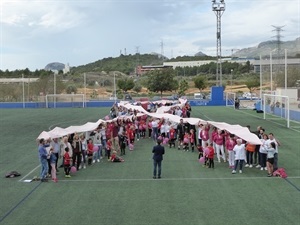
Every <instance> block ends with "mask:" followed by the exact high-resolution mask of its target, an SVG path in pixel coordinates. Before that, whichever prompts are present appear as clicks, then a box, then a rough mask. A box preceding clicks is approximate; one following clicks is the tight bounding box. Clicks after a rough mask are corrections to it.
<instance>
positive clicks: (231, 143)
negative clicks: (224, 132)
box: [225, 134, 236, 169]
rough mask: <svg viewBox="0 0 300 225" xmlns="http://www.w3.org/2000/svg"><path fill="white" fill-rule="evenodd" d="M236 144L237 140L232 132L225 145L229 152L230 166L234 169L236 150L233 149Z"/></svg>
mask: <svg viewBox="0 0 300 225" xmlns="http://www.w3.org/2000/svg"><path fill="white" fill-rule="evenodd" d="M235 145H236V141H235V139H234V134H230V135H229V138H228V139H227V140H226V142H225V147H226V149H227V152H228V163H229V168H231V169H233V168H234V152H233V151H232V150H233V148H234V146H235Z"/></svg>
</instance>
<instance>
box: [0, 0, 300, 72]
mask: <svg viewBox="0 0 300 225" xmlns="http://www.w3.org/2000/svg"><path fill="white" fill-rule="evenodd" d="M225 2H226V10H225V12H224V14H223V15H222V20H221V24H222V50H223V52H224V54H225V53H226V51H227V52H228V51H229V52H230V49H235V48H238V49H240V48H245V47H252V46H254V45H257V44H259V43H260V42H262V41H267V40H271V39H274V37H273V36H275V35H276V34H275V33H274V32H272V30H273V29H274V28H273V27H272V26H271V25H276V26H277V25H278V26H279V25H285V27H284V31H283V32H282V36H283V40H294V39H295V38H297V37H299V33H300V29H299V24H300V19H299V15H300V11H299V8H300V0H290V1H286V0H272V1H271V0H264V1H257V0H256V1H249V0H247V1H246V0H239V1H237V0H225ZM0 7H1V30H2V33H3V35H2V36H1V46H0V47H1V48H0V50H1V61H0V69H7V68H9V69H19V68H23V66H24V57H26V60H25V61H26V63H27V64H26V65H27V66H26V67H29V68H30V69H36V68H43V67H44V66H45V65H46V64H47V63H49V62H52V61H61V62H64V63H66V62H69V63H70V65H71V66H77V65H82V64H86V63H89V62H93V61H96V60H99V59H101V58H105V57H116V56H118V55H119V53H120V51H122V52H123V53H124V49H125V48H126V51H127V54H135V52H136V46H139V51H140V53H142V54H143V53H150V52H158V53H160V52H161V42H162V41H163V43H164V53H165V55H166V56H167V57H171V56H173V57H176V56H178V55H194V54H195V53H197V52H198V51H202V52H204V53H206V54H209V55H215V52H216V50H215V49H216V16H215V15H214V12H213V11H212V9H211V1H208V0H202V1H201V0H185V1H182V0H122V1H121V0H97V1H95V0H89V1H82V0H72V1H70V0H65V1H58V0H57V1H56V0H50V1H35V0H30V1H29V0H24V1H9V0H2V1H1V3H0ZM283 9H284V10H283ZM4 46H5V47H4ZM12 59H14V60H13V62H12ZM18 65H19V66H20V67H19V66H18ZM21 66H22V67H21Z"/></svg>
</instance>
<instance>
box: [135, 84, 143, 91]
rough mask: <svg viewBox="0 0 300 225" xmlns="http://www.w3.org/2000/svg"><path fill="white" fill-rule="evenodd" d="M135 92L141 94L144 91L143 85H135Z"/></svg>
mask: <svg viewBox="0 0 300 225" xmlns="http://www.w3.org/2000/svg"><path fill="white" fill-rule="evenodd" d="M133 90H134V91H135V92H136V93H139V92H141V90H142V85H141V84H140V83H135V85H134V87H133Z"/></svg>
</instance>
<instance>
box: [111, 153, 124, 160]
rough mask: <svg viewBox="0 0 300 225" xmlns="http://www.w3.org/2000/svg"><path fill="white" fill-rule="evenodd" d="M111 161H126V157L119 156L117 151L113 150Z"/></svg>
mask: <svg viewBox="0 0 300 225" xmlns="http://www.w3.org/2000/svg"><path fill="white" fill-rule="evenodd" d="M110 161H112V162H124V159H122V158H121V157H119V156H117V152H116V151H113V152H112V155H111V157H110Z"/></svg>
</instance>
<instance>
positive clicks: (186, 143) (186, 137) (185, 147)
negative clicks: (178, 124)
mask: <svg viewBox="0 0 300 225" xmlns="http://www.w3.org/2000/svg"><path fill="white" fill-rule="evenodd" d="M189 139H190V135H189V133H188V132H187V131H186V132H185V134H184V136H183V150H185V151H189Z"/></svg>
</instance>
